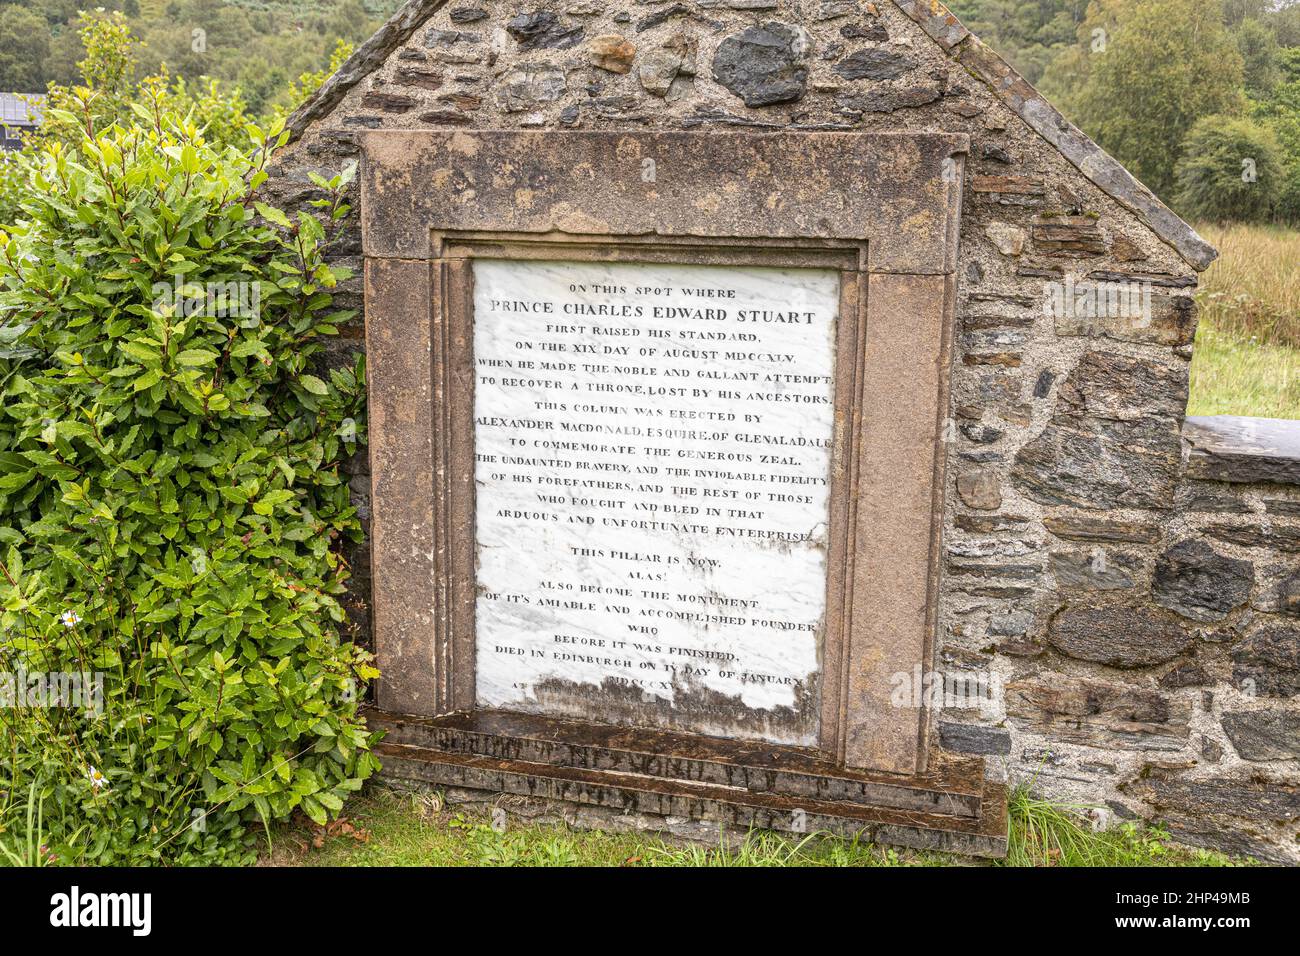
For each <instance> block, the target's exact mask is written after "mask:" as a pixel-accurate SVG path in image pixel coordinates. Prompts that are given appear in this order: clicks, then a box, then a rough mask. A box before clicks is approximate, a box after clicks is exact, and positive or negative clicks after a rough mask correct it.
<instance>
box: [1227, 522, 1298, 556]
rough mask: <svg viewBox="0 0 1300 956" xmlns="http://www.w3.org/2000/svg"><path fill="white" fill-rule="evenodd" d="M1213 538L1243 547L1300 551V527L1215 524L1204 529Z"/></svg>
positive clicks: (1291, 551) (1290, 551)
mask: <svg viewBox="0 0 1300 956" xmlns="http://www.w3.org/2000/svg"><path fill="white" fill-rule="evenodd" d="M1204 533H1205V534H1207V535H1209V536H1210V537H1212V538H1218V539H1219V540H1220V541H1227V542H1228V543H1229V544H1239V545H1241V546H1242V547H1243V548H1266V549H1267V550H1269V551H1286V552H1289V553H1295V552H1300V528H1293V527H1287V526H1283V525H1262V524H1258V525H1257V524H1213V525H1210V526H1209V527H1208V528H1206V529H1205V531H1204Z"/></svg>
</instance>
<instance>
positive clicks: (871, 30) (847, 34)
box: [840, 17, 889, 41]
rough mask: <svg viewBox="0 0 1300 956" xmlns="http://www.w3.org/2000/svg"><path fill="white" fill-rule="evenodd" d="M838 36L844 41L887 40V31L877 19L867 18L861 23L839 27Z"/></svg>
mask: <svg viewBox="0 0 1300 956" xmlns="http://www.w3.org/2000/svg"><path fill="white" fill-rule="evenodd" d="M840 36H842V37H844V39H846V40H876V41H880V40H888V39H889V31H888V30H886V29H885V25H884V24H883V23H881V22H880V20H879V19H878V18H877V17H867V18H866V19H865V20H863V21H862V22H861V23H847V24H845V25H844V26H842V27H840Z"/></svg>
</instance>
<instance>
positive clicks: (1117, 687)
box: [1006, 672, 1191, 750]
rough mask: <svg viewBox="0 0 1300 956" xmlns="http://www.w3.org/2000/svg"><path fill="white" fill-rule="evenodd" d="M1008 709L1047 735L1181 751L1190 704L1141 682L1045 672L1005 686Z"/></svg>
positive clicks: (1096, 743)
mask: <svg viewBox="0 0 1300 956" xmlns="http://www.w3.org/2000/svg"><path fill="white" fill-rule="evenodd" d="M1006 701H1007V705H1006V706H1007V714H1008V715H1009V716H1010V717H1012V718H1014V719H1015V720H1016V721H1017V723H1021V724H1023V725H1024V726H1026V727H1028V728H1031V729H1033V730H1035V731H1036V732H1038V733H1041V734H1043V735H1045V736H1047V737H1053V738H1056V739H1058V740H1062V741H1065V742H1067V743H1077V744H1083V745H1085V746H1089V747H1106V748H1109V747H1114V748H1118V749H1120V750H1181V749H1182V748H1183V746H1184V745H1185V743H1186V740H1187V735H1188V726H1187V725H1188V721H1189V719H1190V718H1191V704H1190V703H1189V702H1187V701H1184V700H1178V699H1176V698H1171V697H1167V696H1165V695H1164V694H1161V693H1158V692H1156V691H1153V690H1148V689H1146V688H1142V687H1131V686H1129V685H1127V684H1118V683H1112V682H1110V681H1102V680H1097V679H1095V678H1088V677H1078V676H1075V675H1067V674H1057V673H1051V672H1045V673H1040V674H1032V675H1028V676H1026V677H1023V678H1020V679H1018V680H1014V681H1012V682H1010V683H1009V684H1007V688H1006Z"/></svg>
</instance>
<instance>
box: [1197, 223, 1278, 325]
mask: <svg viewBox="0 0 1300 956" xmlns="http://www.w3.org/2000/svg"><path fill="white" fill-rule="evenodd" d="M1202 233H1203V235H1204V236H1205V238H1206V240H1207V241H1209V242H1210V243H1212V244H1213V245H1215V246H1217V247H1218V249H1219V252H1220V256H1219V258H1218V260H1217V261H1216V262H1215V263H1214V264H1213V265H1212V266H1210V268H1209V269H1207V270H1206V271H1205V274H1204V275H1202V276H1201V284H1200V291H1199V292H1198V293H1197V300H1198V301H1199V303H1200V306H1201V321H1202V322H1203V323H1207V324H1209V325H1211V326H1213V327H1214V328H1215V329H1216V330H1217V331H1219V332H1223V333H1226V334H1228V335H1232V336H1234V337H1236V338H1241V339H1247V340H1251V339H1253V340H1254V341H1255V342H1257V343H1259V344H1261V345H1285V346H1287V347H1289V348H1295V349H1300V232H1296V231H1295V230H1291V229H1281V228H1270V227H1265V226H1246V225H1232V226H1208V227H1202Z"/></svg>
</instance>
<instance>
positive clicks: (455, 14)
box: [450, 7, 488, 23]
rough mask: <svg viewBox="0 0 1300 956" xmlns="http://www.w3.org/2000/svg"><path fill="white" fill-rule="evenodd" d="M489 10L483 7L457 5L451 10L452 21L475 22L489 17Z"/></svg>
mask: <svg viewBox="0 0 1300 956" xmlns="http://www.w3.org/2000/svg"><path fill="white" fill-rule="evenodd" d="M487 15H488V13H487V11H486V10H484V9H483V8H482V7H456V8H455V9H454V10H452V11H451V14H450V16H451V22H452V23H474V22H475V21H478V20H486V19H487Z"/></svg>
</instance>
